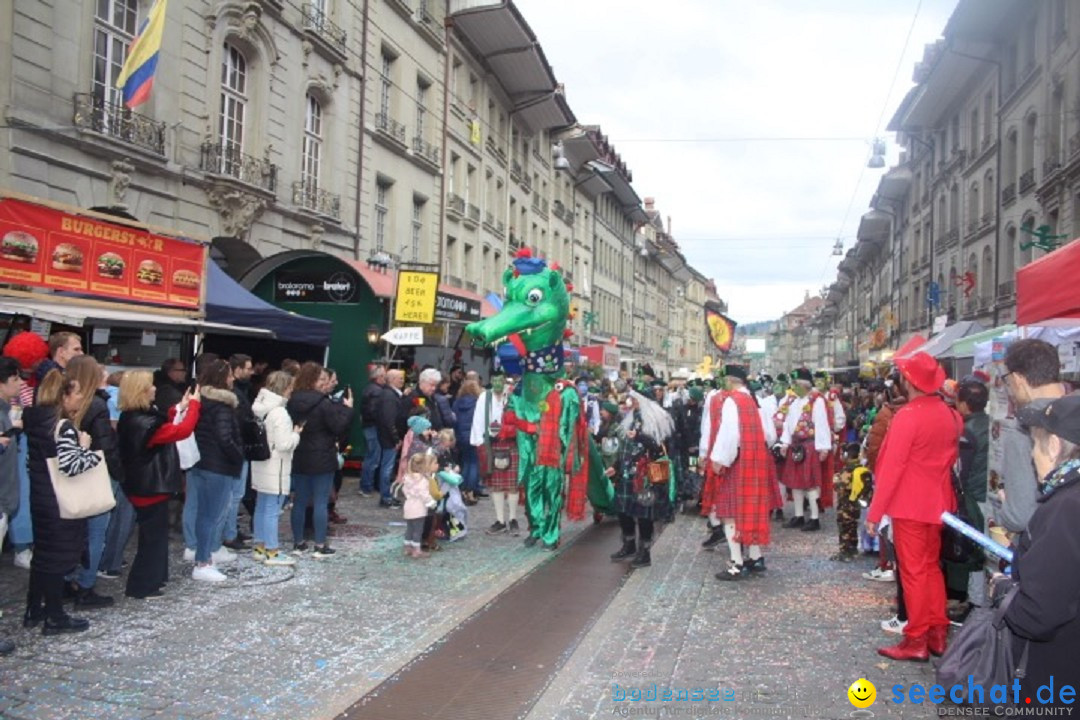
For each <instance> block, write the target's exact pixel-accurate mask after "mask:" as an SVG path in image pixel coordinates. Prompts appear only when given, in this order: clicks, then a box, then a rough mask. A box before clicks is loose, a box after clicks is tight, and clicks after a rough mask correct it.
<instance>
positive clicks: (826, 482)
mask: <svg viewBox="0 0 1080 720" xmlns="http://www.w3.org/2000/svg"><path fill="white" fill-rule="evenodd" d="M836 446H837V439H836V436H835V435H834V436H833V449H832V450H830V451H829V456H828V457H827V458H825V460H824V461H823V462H822V463H821V508H822V509H823V510H824V509H825V508H831V507H832V506H833V476H834V475H835V474H836V452H837V447H836Z"/></svg>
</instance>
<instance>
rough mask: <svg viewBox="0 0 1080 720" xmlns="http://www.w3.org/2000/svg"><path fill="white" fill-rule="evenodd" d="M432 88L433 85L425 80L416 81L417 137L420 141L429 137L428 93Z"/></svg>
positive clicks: (418, 79)
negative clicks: (426, 131) (427, 133)
mask: <svg viewBox="0 0 1080 720" xmlns="http://www.w3.org/2000/svg"><path fill="white" fill-rule="evenodd" d="M430 86H431V83H429V82H428V81H427V80H425V79H424V78H419V77H418V78H417V79H416V137H417V138H418V139H420V140H424V139H426V137H427V136H426V135H425V130H426V127H427V93H428V88H429V87H430Z"/></svg>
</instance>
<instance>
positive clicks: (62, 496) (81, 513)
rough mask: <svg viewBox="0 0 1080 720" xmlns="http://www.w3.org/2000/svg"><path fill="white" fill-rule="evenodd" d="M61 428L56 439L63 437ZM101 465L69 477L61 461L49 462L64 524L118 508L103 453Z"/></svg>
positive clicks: (56, 431)
mask: <svg viewBox="0 0 1080 720" xmlns="http://www.w3.org/2000/svg"><path fill="white" fill-rule="evenodd" d="M59 433H60V424H59V423H57V425H56V430H55V431H54V432H53V438H54V439H55V438H57V437H59ZM94 454H95V455H97V456H98V458H99V459H98V464H97V465H95V466H94V467H92V468H90V469H89V470H87V471H86V472H84V473H79V474H78V475H68V474H67V473H65V472H64V471H63V470H61V469H60V459H59V458H56V457H51V458H46V459H45V463H46V464H47V465H48V466H49V478H50V479H51V480H52V486H53V492H54V493H56V504H57V506H58V507H59V508H60V517H61V518H63V519H64V520H81V519H83V518H88V517H93V516H95V515H100V514H101V513H103V512H107V511H109V510H112V509H113V508H114V507H116V497H115V496H114V495H113V489H112V480H111V479H110V478H109V466H108V465H106V464H105V453H103V452H101V451H100V450H98V451H96V452H95V453H94Z"/></svg>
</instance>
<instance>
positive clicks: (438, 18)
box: [416, 0, 444, 43]
mask: <svg viewBox="0 0 1080 720" xmlns="http://www.w3.org/2000/svg"><path fill="white" fill-rule="evenodd" d="M443 14H444V10H443V3H442V2H439V1H438V0H420V3H419V5H417V7H416V22H417V23H419V25H420V27H421V28H422V29H423V30H425V31H426V32H427V34H428V35H430V36H431V39H433V40H435V41H436V42H438V43H441V42H442V41H443Z"/></svg>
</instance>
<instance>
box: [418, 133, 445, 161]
mask: <svg viewBox="0 0 1080 720" xmlns="http://www.w3.org/2000/svg"><path fill="white" fill-rule="evenodd" d="M412 147H413V154H414V155H416V156H417V157H419V158H423V159H424V160H427V161H428V162H429V163H431V164H432V165H435V166H436V167H437V166H438V165H439V160H440V159H441V158H440V157H439V148H438V146H437V145H432V144H431V143H429V142H428V141H427V140H425V139H424V138H422V137H414V138H413V140H412Z"/></svg>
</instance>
